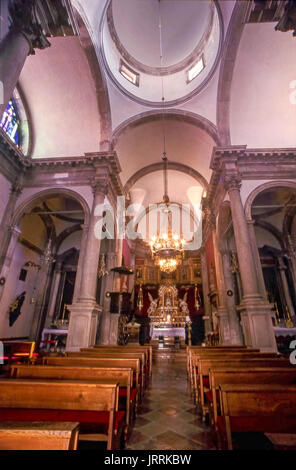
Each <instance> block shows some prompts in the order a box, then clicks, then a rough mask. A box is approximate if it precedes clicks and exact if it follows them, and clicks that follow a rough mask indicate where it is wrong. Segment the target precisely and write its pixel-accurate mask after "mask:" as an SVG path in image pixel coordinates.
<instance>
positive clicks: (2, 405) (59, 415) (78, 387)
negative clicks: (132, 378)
mask: <svg viewBox="0 0 296 470" xmlns="http://www.w3.org/2000/svg"><path fill="white" fill-rule="evenodd" d="M118 396H119V385H118V383H117V382H113V383H111V381H102V380H101V381H97V382H95V381H93V382H91V383H90V382H88V381H83V380H80V381H73V380H64V381H60V380H53V379H52V380H45V379H43V380H40V379H39V380H37V379H36V380H29V379H3V380H0V422H3V421H20V420H21V421H30V422H32V421H46V422H47V421H52V422H55V421H63V422H67V421H71V422H79V423H80V435H79V441H81V440H86V441H89V440H92V441H100V442H106V443H107V449H108V450H110V449H115V448H119V447H120V445H119V442H120V438H121V434H122V432H123V428H124V426H125V416H124V412H120V411H118Z"/></svg>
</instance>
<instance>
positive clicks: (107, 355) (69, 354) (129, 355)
mask: <svg viewBox="0 0 296 470" xmlns="http://www.w3.org/2000/svg"><path fill="white" fill-rule="evenodd" d="M66 357H97V358H106V359H107V358H110V359H121V358H122V359H139V360H140V370H141V371H140V375H139V380H140V385H141V397H142V396H143V394H144V390H145V388H146V386H147V381H146V377H145V353H141V352H139V353H138V352H134V353H121V352H108V351H102V352H100V351H98V352H97V351H95V350H93V349H92V350H91V351H86V352H67V353H66Z"/></svg>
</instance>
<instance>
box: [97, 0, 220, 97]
mask: <svg viewBox="0 0 296 470" xmlns="http://www.w3.org/2000/svg"><path fill="white" fill-rule="evenodd" d="M222 37H223V34H222V23H221V21H220V14H219V10H218V6H217V5H216V3H215V2H213V1H207V0H205V1H202V2H201V1H199V0H163V1H158V0H152V1H151V0H140V1H139V0H125V2H124V8H122V1H121V0H111V1H110V2H109V4H108V6H107V8H106V11H105V15H104V17H103V22H102V27H101V56H102V59H103V63H104V66H105V69H106V71H107V73H108V74H109V76H110V78H111V79H112V80H113V82H114V83H115V85H116V86H117V87H118V88H119V89H120V90H121V91H122V92H124V93H125V94H127V95H128V96H129V97H131V98H133V99H135V100H136V101H138V102H141V103H142V104H149V105H150V106H151V105H152V106H153V105H155V106H159V105H160V104H161V103H162V97H163V91H162V90H163V89H164V98H165V103H166V105H175V104H176V103H179V102H181V101H186V100H187V99H189V98H190V97H191V96H192V95H194V94H196V93H198V92H200V91H201V89H202V88H203V87H204V86H205V85H206V83H207V82H208V80H209V79H210V78H211V76H212V74H213V71H214V69H215V67H216V65H217V63H218V60H219V52H220V48H221V42H222Z"/></svg>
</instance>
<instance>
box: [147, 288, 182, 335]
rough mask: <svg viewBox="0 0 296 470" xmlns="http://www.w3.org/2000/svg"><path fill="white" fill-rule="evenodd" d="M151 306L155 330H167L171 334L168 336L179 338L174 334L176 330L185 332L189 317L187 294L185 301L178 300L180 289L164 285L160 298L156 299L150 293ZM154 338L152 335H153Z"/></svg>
mask: <svg viewBox="0 0 296 470" xmlns="http://www.w3.org/2000/svg"><path fill="white" fill-rule="evenodd" d="M148 296H149V300H150V306H149V308H148V316H149V318H150V320H151V325H152V328H153V329H159V330H166V331H167V332H170V335H168V336H179V334H177V333H176V334H173V331H174V330H179V331H183V334H182V336H183V337H185V336H184V335H185V333H184V327H185V324H186V321H187V320H188V317H189V309H188V305H187V293H185V295H184V298H183V299H179V298H178V289H177V287H176V286H175V285H174V284H162V285H161V286H160V288H159V290H158V298H156V299H154V298H153V297H152V295H151V294H150V293H148ZM151 337H152V334H151Z"/></svg>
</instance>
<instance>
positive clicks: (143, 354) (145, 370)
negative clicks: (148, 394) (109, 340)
mask: <svg viewBox="0 0 296 470" xmlns="http://www.w3.org/2000/svg"><path fill="white" fill-rule="evenodd" d="M140 347H141V346H140ZM80 351H81V352H82V353H83V354H84V353H86V354H95V355H97V354H103V353H107V354H115V355H118V354H119V355H124V356H126V355H128V356H129V357H131V356H130V355H131V354H140V356H139V357H140V359H141V360H142V359H143V373H144V377H145V388H147V386H148V383H149V377H150V373H149V368H150V366H149V351H148V350H147V349H140V350H138V349H131V348H127V347H126V346H123V347H122V348H119V347H118V348H110V346H107V347H105V346H103V347H100V348H81V349H80ZM69 354H71V353H69ZM75 354H78V353H75Z"/></svg>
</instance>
